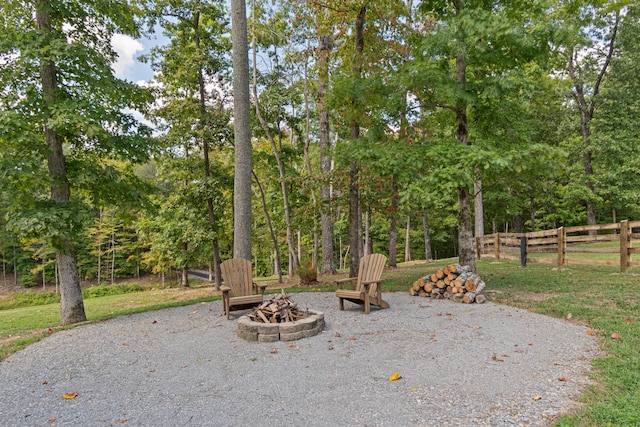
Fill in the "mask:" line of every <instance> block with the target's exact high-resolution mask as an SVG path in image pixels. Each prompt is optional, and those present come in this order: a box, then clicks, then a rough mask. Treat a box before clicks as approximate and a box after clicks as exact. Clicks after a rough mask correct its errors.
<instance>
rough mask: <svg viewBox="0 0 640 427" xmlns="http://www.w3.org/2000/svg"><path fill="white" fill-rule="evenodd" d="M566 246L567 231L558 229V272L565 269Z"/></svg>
mask: <svg viewBox="0 0 640 427" xmlns="http://www.w3.org/2000/svg"><path fill="white" fill-rule="evenodd" d="M564 244H565V231H564V227H560V228H558V270H562V269H563V268H564Z"/></svg>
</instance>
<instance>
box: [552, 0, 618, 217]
mask: <svg viewBox="0 0 640 427" xmlns="http://www.w3.org/2000/svg"><path fill="white" fill-rule="evenodd" d="M621 7H623V6H622V4H618V3H617V2H608V1H605V2H600V1H597V2H591V1H589V2H584V3H583V4H580V2H576V3H572V4H568V5H567V6H566V9H565V10H562V12H563V13H564V18H565V19H566V22H567V27H568V28H569V31H571V33H570V34H569V39H568V43H567V44H568V45H567V48H568V49H567V54H568V58H567V60H566V63H567V72H568V74H569V78H570V79H571V82H572V85H573V92H572V95H573V98H574V101H575V106H576V112H577V115H578V117H579V128H580V137H581V141H582V148H581V150H580V151H581V153H582V166H583V168H584V177H585V179H584V185H585V187H586V189H585V190H586V191H585V192H584V193H583V194H584V197H583V200H582V202H583V203H584V204H585V205H586V207H587V223H588V224H589V225H595V224H596V201H597V199H598V196H597V192H596V191H595V182H594V181H595V177H594V167H593V166H594V158H593V155H594V150H593V143H592V129H591V124H592V121H593V119H594V116H595V113H596V110H597V107H598V106H599V105H600V103H601V102H602V101H601V99H600V98H601V96H600V92H601V89H602V85H603V83H604V81H605V77H606V76H607V74H608V73H609V70H610V65H611V60H612V58H613V57H614V53H615V49H616V42H617V40H616V38H617V34H618V27H619V25H620V20H621V13H620V8H621Z"/></svg>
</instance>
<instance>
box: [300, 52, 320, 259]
mask: <svg viewBox="0 0 640 427" xmlns="http://www.w3.org/2000/svg"><path fill="white" fill-rule="evenodd" d="M307 47H309V46H307ZM308 68H309V58H308V57H306V56H305V61H304V110H305V133H304V161H305V165H306V167H307V173H308V174H309V178H310V179H315V177H314V173H313V169H312V168H311V157H310V156H309V146H310V145H311V135H310V134H311V108H310V106H309V75H308ZM316 189H317V188H316V187H315V186H313V187H312V188H311V200H312V201H313V253H312V255H311V265H312V266H313V268H314V269H316V270H317V269H318V251H319V248H320V242H319V236H318V228H319V227H318V225H319V224H318V213H319V212H318V197H317V195H316Z"/></svg>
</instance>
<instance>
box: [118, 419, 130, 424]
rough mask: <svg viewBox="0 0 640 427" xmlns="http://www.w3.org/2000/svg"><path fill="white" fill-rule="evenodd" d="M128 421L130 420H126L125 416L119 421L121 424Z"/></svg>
mask: <svg viewBox="0 0 640 427" xmlns="http://www.w3.org/2000/svg"><path fill="white" fill-rule="evenodd" d="M127 421H129V420H126V419H124V418H123V419H121V420H119V421H118V422H119V423H120V424H124V423H126V422H127Z"/></svg>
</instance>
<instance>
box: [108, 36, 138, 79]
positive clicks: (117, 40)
mask: <svg viewBox="0 0 640 427" xmlns="http://www.w3.org/2000/svg"><path fill="white" fill-rule="evenodd" d="M111 46H113V50H115V51H116V53H117V54H118V59H117V60H116V62H114V63H113V64H111V67H112V68H113V71H114V72H115V73H116V76H118V77H127V76H128V75H129V74H130V73H132V72H133V71H134V68H135V65H136V54H137V53H138V52H141V51H142V50H144V46H143V45H142V43H140V42H139V41H137V40H134V39H132V38H131V37H129V36H125V35H122V34H114V35H113V36H112V37H111Z"/></svg>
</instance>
